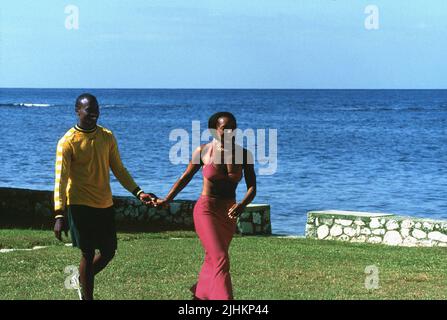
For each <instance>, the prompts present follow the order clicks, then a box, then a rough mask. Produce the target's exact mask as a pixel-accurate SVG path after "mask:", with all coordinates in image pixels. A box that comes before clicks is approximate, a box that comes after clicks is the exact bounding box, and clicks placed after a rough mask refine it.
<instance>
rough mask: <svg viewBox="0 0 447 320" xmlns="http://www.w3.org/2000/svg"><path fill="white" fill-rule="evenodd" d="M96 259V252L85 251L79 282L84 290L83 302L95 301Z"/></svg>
mask: <svg viewBox="0 0 447 320" xmlns="http://www.w3.org/2000/svg"><path fill="white" fill-rule="evenodd" d="M94 257H95V250H94V249H93V250H83V251H82V257H81V263H80V264H79V280H80V283H81V288H82V297H83V300H93V287H94V279H95V274H94V268H93V259H94Z"/></svg>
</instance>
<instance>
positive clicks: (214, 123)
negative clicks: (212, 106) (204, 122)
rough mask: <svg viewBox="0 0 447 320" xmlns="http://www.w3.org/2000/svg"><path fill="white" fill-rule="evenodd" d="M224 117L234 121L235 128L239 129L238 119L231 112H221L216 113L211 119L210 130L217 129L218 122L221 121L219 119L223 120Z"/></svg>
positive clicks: (209, 121)
mask: <svg viewBox="0 0 447 320" xmlns="http://www.w3.org/2000/svg"><path fill="white" fill-rule="evenodd" d="M223 117H226V118H230V119H231V120H233V121H234V126H235V127H237V122H236V117H235V116H234V115H233V114H232V113H231V112H227V111H221V112H216V113H215V114H213V115H212V116H211V117H210V118H209V120H208V129H216V127H217V120H219V118H223Z"/></svg>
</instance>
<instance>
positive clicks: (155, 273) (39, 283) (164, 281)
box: [0, 230, 447, 299]
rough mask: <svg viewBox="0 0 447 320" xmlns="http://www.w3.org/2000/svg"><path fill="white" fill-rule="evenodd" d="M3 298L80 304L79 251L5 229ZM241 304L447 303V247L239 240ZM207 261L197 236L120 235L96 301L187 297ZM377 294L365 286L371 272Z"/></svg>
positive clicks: (0, 242)
mask: <svg viewBox="0 0 447 320" xmlns="http://www.w3.org/2000/svg"><path fill="white" fill-rule="evenodd" d="M43 245H44V246H45V245H46V246H49V247H48V248H44V249H40V250H35V251H14V252H6V253H0V299H77V293H76V292H75V291H73V290H67V289H65V287H64V281H65V278H66V277H67V276H68V274H65V273H64V268H65V267H66V266H68V265H77V264H78V261H79V256H80V253H79V251H78V250H77V249H74V248H71V247H66V246H64V244H62V243H59V242H58V241H57V240H55V239H54V238H53V234H52V232H50V231H37V230H0V249H1V248H31V247H33V246H43ZM230 257H231V273H232V280H233V286H234V294H235V298H236V299H446V298H447V248H403V247H388V246H383V245H367V244H352V243H343V242H334V241H316V240H308V239H285V238H277V237H240V236H236V237H235V238H234V240H233V243H232V245H231V250H230ZM202 259H203V252H202V247H201V246H200V243H199V240H198V239H197V237H196V235H195V234H194V233H193V232H166V233H136V234H129V233H121V234H119V242H118V252H117V255H116V257H115V259H114V260H113V261H112V263H111V264H110V265H109V267H108V268H107V269H106V270H105V271H103V272H102V273H100V274H99V275H98V276H97V278H96V283H95V298H96V299H189V298H190V293H189V290H188V288H189V287H190V286H191V285H192V284H193V283H194V282H195V280H196V277H197V273H198V271H199V269H200V266H201V262H202ZM368 265H376V266H377V267H378V268H379V279H380V280H379V285H380V288H379V289H375V290H371V289H370V290H367V289H366V288H365V277H366V276H367V275H366V274H365V267H366V266H368Z"/></svg>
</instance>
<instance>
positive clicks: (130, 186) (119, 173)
mask: <svg viewBox="0 0 447 320" xmlns="http://www.w3.org/2000/svg"><path fill="white" fill-rule="evenodd" d="M110 148H111V149H110V158H109V159H110V160H109V161H110V168H111V169H112V172H113V174H114V175H115V177H116V178H117V179H118V181H119V182H120V183H121V185H122V186H123V187H124V188H125V189H126V190H127V191H129V192H131V193H134V191H135V190H136V189H139V188H138V185H137V184H136V183H135V181H134V180H133V179H132V177H131V176H130V174H129V172H128V171H127V169H126V168H125V167H124V165H123V162H122V161H121V157H120V153H119V151H118V143H117V142H116V139H115V136H114V135H113V134H112V145H111V146H110Z"/></svg>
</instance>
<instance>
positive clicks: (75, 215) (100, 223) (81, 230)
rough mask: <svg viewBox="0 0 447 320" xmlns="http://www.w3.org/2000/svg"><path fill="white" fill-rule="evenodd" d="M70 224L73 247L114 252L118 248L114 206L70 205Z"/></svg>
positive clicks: (83, 249)
mask: <svg viewBox="0 0 447 320" xmlns="http://www.w3.org/2000/svg"><path fill="white" fill-rule="evenodd" d="M68 225H69V227H70V235H71V240H72V243H73V247H77V248H79V249H81V250H82V251H91V250H95V249H99V250H101V251H106V252H112V251H115V250H116V248H117V239H116V226H115V211H114V209H113V207H109V208H104V209H100V208H93V207H88V206H84V205H69V206H68Z"/></svg>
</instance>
